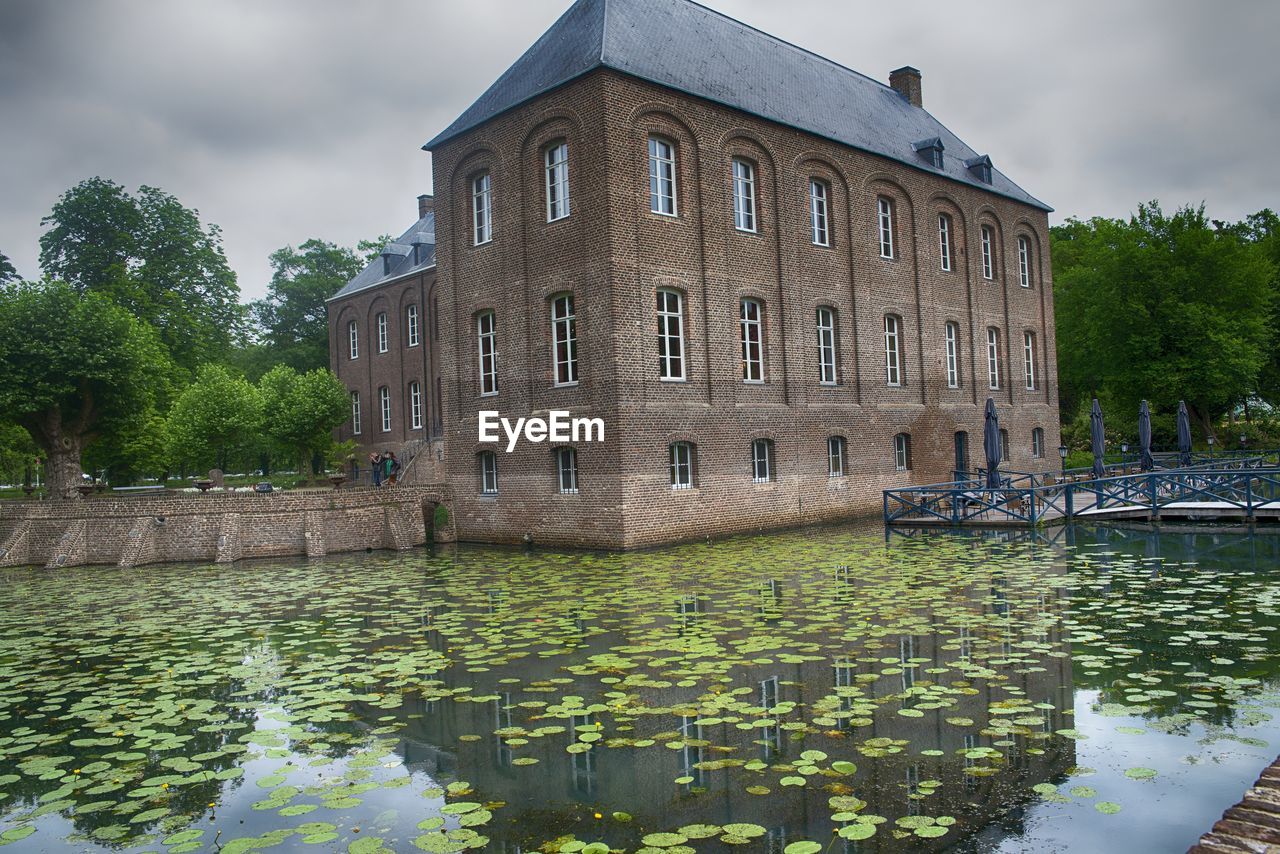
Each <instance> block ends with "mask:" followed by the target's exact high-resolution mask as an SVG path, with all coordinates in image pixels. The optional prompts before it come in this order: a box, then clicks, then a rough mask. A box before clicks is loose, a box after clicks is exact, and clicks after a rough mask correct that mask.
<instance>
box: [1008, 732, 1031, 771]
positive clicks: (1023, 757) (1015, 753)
mask: <svg viewBox="0 0 1280 854" xmlns="http://www.w3.org/2000/svg"><path fill="white" fill-rule="evenodd" d="M1010 740H1011V741H1012V742H1013V744H1011V745H1009V747H1008V748H1007V751H1006V753H1005V758H1006V759H1007V760H1008V762H1009V767H1010V768H1017V769H1018V770H1020V771H1021V770H1025V769H1026V767H1027V751H1026V750H1025V749H1024V748H1023V745H1022V736H1019V735H1015V736H1013V738H1012V739H1010Z"/></svg>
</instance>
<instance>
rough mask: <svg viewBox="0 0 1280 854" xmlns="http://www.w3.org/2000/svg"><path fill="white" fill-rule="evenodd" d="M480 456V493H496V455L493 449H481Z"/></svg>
mask: <svg viewBox="0 0 1280 854" xmlns="http://www.w3.org/2000/svg"><path fill="white" fill-rule="evenodd" d="M478 456H479V457H480V494H481V495H497V494H498V455H497V454H495V453H494V452H493V451H481V452H480V453H479V454H478Z"/></svg>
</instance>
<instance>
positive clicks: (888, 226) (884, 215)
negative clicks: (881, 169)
mask: <svg viewBox="0 0 1280 854" xmlns="http://www.w3.org/2000/svg"><path fill="white" fill-rule="evenodd" d="M876 221H877V223H878V225H879V232H880V257H881V258H892V257H893V200H892V199H889V198H888V197H887V196H878V197H876Z"/></svg>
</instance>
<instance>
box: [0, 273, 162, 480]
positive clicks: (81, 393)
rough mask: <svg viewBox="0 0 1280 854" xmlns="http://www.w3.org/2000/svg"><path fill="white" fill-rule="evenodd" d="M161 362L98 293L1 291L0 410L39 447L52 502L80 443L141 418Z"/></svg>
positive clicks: (42, 287)
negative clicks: (43, 458)
mask: <svg viewBox="0 0 1280 854" xmlns="http://www.w3.org/2000/svg"><path fill="white" fill-rule="evenodd" d="M167 361H168V359H167V355H166V353H165V351H164V347H163V345H161V343H160V341H159V340H158V338H157V337H156V335H155V331H154V330H153V329H152V328H151V327H150V326H148V325H147V324H144V323H140V322H139V321H138V320H137V319H136V318H134V317H133V316H132V315H131V314H130V313H129V312H127V311H125V310H124V309H122V308H120V307H119V306H117V305H115V304H114V303H112V302H111V300H109V299H108V298H106V297H105V296H102V295H100V294H96V293H88V294H85V295H84V296H81V295H80V294H78V293H77V292H76V291H75V290H74V289H73V288H72V287H70V286H69V285H67V284H65V283H62V282H46V283H43V284H38V285H37V284H8V285H4V286H2V287H0V412H3V413H4V414H5V417H6V418H7V419H9V420H11V421H13V422H14V423H16V424H18V425H20V426H21V427H23V428H24V429H26V431H27V432H28V433H29V434H30V435H31V438H32V439H33V440H34V441H35V442H36V444H37V445H39V446H40V447H41V448H43V449H44V450H45V453H46V454H47V455H48V461H49V462H48V467H47V480H48V487H49V494H50V495H52V496H54V497H61V498H70V497H73V496H74V495H75V487H76V486H77V485H79V483H80V475H81V470H80V455H81V453H82V452H83V451H84V449H85V448H86V447H87V446H88V445H90V444H91V443H93V442H94V441H95V440H96V439H98V438H99V437H102V436H111V435H114V434H117V433H119V432H121V431H126V430H128V429H130V428H131V427H132V426H134V425H135V424H136V423H137V422H138V420H139V419H140V418H143V417H145V415H146V413H147V412H148V411H149V410H150V409H151V406H152V403H153V402H154V399H155V395H156V390H157V388H159V387H160V386H161V385H162V383H163V382H164V376H165V373H166V370H167Z"/></svg>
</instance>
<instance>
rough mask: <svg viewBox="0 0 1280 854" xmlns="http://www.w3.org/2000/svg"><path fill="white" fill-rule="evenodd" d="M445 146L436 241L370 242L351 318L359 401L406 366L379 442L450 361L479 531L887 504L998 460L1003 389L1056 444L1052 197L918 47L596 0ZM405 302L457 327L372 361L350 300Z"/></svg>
mask: <svg viewBox="0 0 1280 854" xmlns="http://www.w3.org/2000/svg"><path fill="white" fill-rule="evenodd" d="M425 147H426V148H427V149H428V150H430V151H431V152H432V155H433V172H434V184H435V188H436V189H435V192H436V197H437V199H438V201H437V202H436V206H435V209H434V210H433V211H429V212H427V213H431V214H433V218H432V225H433V226H434V235H436V236H437V237H438V242H437V243H436V245H435V247H434V264H435V266H421V265H420V266H421V269H417V271H416V272H410V273H406V274H404V275H403V276H398V274H397V273H396V271H397V270H398V269H400V268H399V267H397V266H395V264H394V262H391V263H392V266H391V267H381V268H379V267H377V265H376V264H375V265H374V269H373V274H374V275H373V276H372V278H371V279H369V280H367V284H366V285H365V286H364V287H363V289H362V288H361V287H360V286H356V287H355V288H354V289H353V285H357V283H358V282H359V281H360V280H361V279H360V277H358V278H357V280H355V281H353V283H352V285H348V286H347V288H345V289H344V290H343V292H342V293H340V294H339V295H338V297H336V298H335V301H334V302H333V303H331V326H332V335H331V337H332V341H331V343H332V344H333V346H334V347H335V349H334V364H335V367H336V368H337V369H338V373H339V376H340V377H343V379H344V380H347V381H348V382H349V385H350V387H351V388H352V390H353V391H358V392H359V393H360V394H361V399H362V400H364V399H365V398H366V397H367V395H369V394H371V393H373V394H377V393H379V392H375V391H373V389H374V388H375V386H376V387H377V388H386V389H388V390H389V392H388V393H389V394H390V395H391V400H392V418H391V421H392V429H391V430H390V431H388V432H387V433H386V434H384V436H378V437H376V439H375V441H380V440H381V439H382V438H386V439H388V440H399V439H401V437H402V436H403V437H404V438H406V439H408V438H411V437H412V436H413V435H414V434H413V433H412V430H411V429H405V428H406V425H405V424H402V423H401V422H403V421H405V419H404V417H403V416H402V415H401V416H397V415H396V414H395V413H396V412H401V413H403V412H404V407H405V406H407V405H409V404H408V401H407V400H406V401H403V402H402V403H401V404H400V405H399V409H397V408H396V403H395V400H396V399H395V394H396V393H397V391H404V393H405V394H406V395H407V394H408V391H407V389H408V388H409V386H408V385H407V383H409V382H413V381H415V380H416V378H418V377H421V378H422V379H421V381H422V382H425V381H426V378H427V377H430V378H431V381H430V385H431V388H432V396H431V399H430V402H429V405H428V411H429V413H431V415H430V416H428V417H429V418H434V417H438V418H439V419H440V424H441V440H442V446H441V447H440V448H439V451H440V453H439V454H433V455H432V460H431V463H432V467H431V471H430V476H431V477H435V478H438V479H441V480H447V481H448V483H449V484H450V485H451V486H452V489H453V495H454V501H455V504H456V506H455V507H454V508H453V511H454V513H455V517H456V522H457V530H458V534H459V536H460V538H463V539H472V540H492V541H514V540H519V539H521V538H523V537H525V536H526V535H527V536H529V537H532V538H533V539H534V540H536V541H538V542H552V543H565V544H591V545H604V546H615V547H631V546H639V545H645V544H650V543H656V542H661V541H667V540H675V539H683V538H691V537H701V536H706V535H713V534H721V533H727V532H732V531H741V530H750V529H756V528H767V527H776V526H781V525H792V524H798V523H802V522H810V521H816V520H820V519H828V518H837V517H844V516H850V515H856V514H859V513H863V514H865V513H871V512H875V511H877V510H878V509H879V507H880V500H881V498H880V494H881V490H882V489H884V488H887V487H895V486H903V485H908V484H911V483H929V482H935V481H939V480H947V479H950V477H951V472H952V471H953V470H954V469H957V468H959V469H968V468H971V467H973V466H977V465H981V461H982V447H981V436H982V423H983V404H984V403H985V401H986V399H987V397H989V396H990V397H993V398H994V399H995V401H996V403H997V405H998V407H999V412H1000V415H1001V419H1002V426H1003V427H1004V428H1005V431H1006V434H1007V436H1008V441H1007V443H1006V456H1007V459H1008V461H1009V462H1008V463H1007V465H1009V467H1011V468H1013V469H1015V470H1022V471H1035V470H1047V469H1049V468H1051V467H1052V466H1053V465H1054V464H1055V462H1056V460H1051V459H1048V458H1047V457H1048V454H1049V453H1050V450H1049V449H1053V448H1056V447H1057V445H1058V443H1059V434H1058V412H1057V388H1056V385H1057V371H1056V360H1055V356H1054V346H1055V342H1054V329H1053V321H1052V318H1053V305H1052V286H1051V281H1050V268H1049V259H1048V220H1047V211H1048V210H1049V209H1048V208H1047V207H1046V206H1045V205H1044V204H1043V203H1042V202H1040V201H1038V200H1036V199H1035V198H1033V197H1032V196H1030V195H1029V194H1027V193H1026V192H1025V191H1023V190H1022V189H1021V188H1019V187H1018V186H1017V185H1015V184H1014V183H1013V182H1012V181H1010V180H1009V179H1008V178H1007V177H1005V176H1004V175H1003V174H1002V173H1000V172H999V171H998V170H997V169H995V168H994V167H993V165H992V162H991V160H990V158H989V157H986V156H984V155H981V154H980V153H979V152H977V151H975V150H974V149H972V148H970V147H969V146H967V145H966V144H965V143H964V142H962V141H961V140H960V139H958V138H957V137H956V136H955V135H954V134H952V133H951V132H950V131H949V130H947V128H946V127H944V126H943V125H942V124H941V123H939V122H938V121H937V120H936V119H934V118H933V116H932V115H930V114H929V113H928V112H926V111H925V110H924V109H923V107H922V85H921V74H920V72H919V71H917V70H915V69H914V68H910V67H907V68H901V69H898V70H897V71H894V72H893V73H892V74H891V75H890V85H888V86H885V85H883V84H881V83H878V82H876V81H874V80H871V79H869V78H867V77H864V76H862V75H860V74H858V73H856V72H853V71H851V70H849V69H847V68H844V67H842V66H840V65H837V64H835V63H833V62H831V61H829V60H826V59H823V58H821V57H818V56H816V55H814V54H811V53H808V52H807V51H804V50H802V49H800V48H798V47H795V46H793V45H790V44H787V43H785V42H782V41H780V40H778V39H775V38H773V37H771V36H769V35H767V34H765V33H762V32H760V31H758V30H755V29H752V28H751V27H748V26H746V25H744V24H742V23H739V22H737V21H735V20H732V19H730V18H727V17H725V16H722V15H720V14H718V13H716V12H713V11H711V10H709V9H706V8H705V7H702V6H699V5H697V4H695V3H691V2H688V0H608V2H607V3H606V2H605V0H579V2H577V3H575V4H574V5H573V6H572V7H571V8H570V9H569V10H568V11H567V12H566V13H565V14H564V15H563V16H562V17H561V18H560V19H559V20H558V21H557V22H556V23H555V24H554V25H553V26H552V28H551V29H550V30H548V32H547V33H546V34H544V35H543V36H542V38H540V39H539V40H538V41H537V42H536V43H535V44H534V45H533V47H531V48H530V49H529V50H528V51H527V52H526V53H525V54H524V55H523V56H522V57H521V58H520V59H519V60H517V62H516V63H515V64H514V65H513V66H512V67H511V68H510V69H509V70H508V71H507V72H506V73H504V74H503V75H502V77H500V78H499V79H498V81H497V82H496V83H494V84H493V86H491V87H490V88H489V89H488V90H487V91H486V92H485V93H484V94H483V95H481V97H480V98H479V100H477V101H476V103H475V104H473V105H472V106H471V107H470V108H469V109H468V110H467V111H466V112H464V113H463V114H462V116H460V117H459V118H458V119H457V120H456V121H455V122H453V124H451V125H450V126H449V127H448V128H447V129H445V130H444V131H443V132H442V133H441V134H440V135H439V136H437V137H436V138H435V139H433V140H432V141H431V142H429V143H428V144H427V145H426V146H425ZM425 215H426V213H424V216H425ZM420 227H421V222H420V223H419V225H418V226H415V228H420ZM411 231H412V229H411ZM406 240H409V241H410V243H411V242H412V241H411V239H410V236H409V233H406V236H405V237H402V238H401V239H400V240H399V241H397V244H392V246H391V247H389V251H392V252H401V251H404V247H405V245H406V244H405V241H406ZM385 257H386V256H384V259H385ZM401 263H407V262H401ZM415 269H416V268H415ZM380 271H381V272H380ZM369 273H370V271H369V270H366V271H365V272H364V273H362V274H361V277H364V276H366V274H369ZM410 291H412V293H413V294H414V296H412V297H410V296H407V295H406V294H408V293H409V292H410ZM410 299H418V300H419V304H423V305H425V304H427V302H426V301H427V300H428V299H429V300H430V304H431V305H432V306H433V308H432V309H431V318H432V321H431V322H432V323H433V324H434V323H436V322H437V321H438V323H439V326H440V337H439V338H438V339H436V338H434V337H433V338H432V340H431V346H430V347H429V348H424V349H423V350H422V352H421V357H420V356H419V354H417V353H414V354H412V355H407V353H408V351H407V349H406V350H405V352H402V353H400V354H399V355H397V356H396V358H394V359H391V358H388V359H386V360H385V362H384V363H383V364H381V365H380V364H379V363H378V361H377V359H378V357H377V356H374V357H373V363H372V364H371V365H366V366H365V367H364V368H363V373H361V370H362V369H361V368H360V367H359V366H357V365H356V364H355V363H356V362H357V361H358V359H349V358H347V355H349V354H347V353H346V349H345V348H346V343H345V342H346V338H345V337H344V336H346V335H347V334H348V331H349V330H348V327H349V324H350V323H351V322H352V321H355V322H356V324H357V329H358V330H373V332H372V333H370V332H364V333H363V334H365V336H366V337H369V335H370V334H373V335H377V334H379V333H377V331H376V329H377V323H379V322H381V321H378V320H376V317H375V316H374V314H371V313H372V312H377V313H383V312H385V313H386V314H387V316H388V317H391V316H392V315H394V316H395V317H396V318H397V320H396V321H393V322H391V325H392V327H395V323H396V322H398V321H399V319H400V318H401V316H403V315H404V313H405V308H404V305H405V304H406V303H405V302H404V301H405V300H410ZM377 300H381V302H378V303H377V306H378V307H375V306H374V302H375V301H377ZM347 318H349V319H347ZM344 354H345V355H344ZM387 355H389V354H387ZM344 360H345V361H346V362H347V363H348V364H343V362H344ZM410 362H412V367H410V366H409V363H410ZM401 364H403V365H404V366H405V367H403V368H399V367H398V365H401ZM397 371H400V373H397ZM480 410H497V411H499V412H500V413H501V414H502V415H503V416H505V417H508V418H511V419H512V420H514V419H515V418H519V417H526V416H530V415H543V416H545V415H546V413H547V412H548V411H550V410H565V411H568V412H569V413H571V414H572V415H573V416H583V417H587V416H590V417H599V418H603V419H604V421H605V424H606V425H607V429H606V434H605V441H603V442H592V443H578V444H567V443H566V444H561V445H553V444H549V443H531V442H526V441H522V442H520V443H519V444H518V445H517V446H516V448H515V450H514V451H513V452H511V453H506V452H505V446H495V445H491V444H482V443H480V442H478V441H477V436H478V429H477V428H478V413H479V411H480ZM379 412H381V410H379ZM362 417H363V418H365V419H366V421H365V424H364V425H363V426H362V434H361V435H362V436H367V435H368V434H367V433H365V432H363V431H367V430H369V427H368V421H367V419H368V418H369V413H367V412H362ZM432 423H434V422H432ZM379 426H382V424H381V422H380V423H379ZM398 431H403V432H398ZM344 435H346V434H344ZM362 441H367V440H364V439H362ZM423 474H425V472H423Z"/></svg>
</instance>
